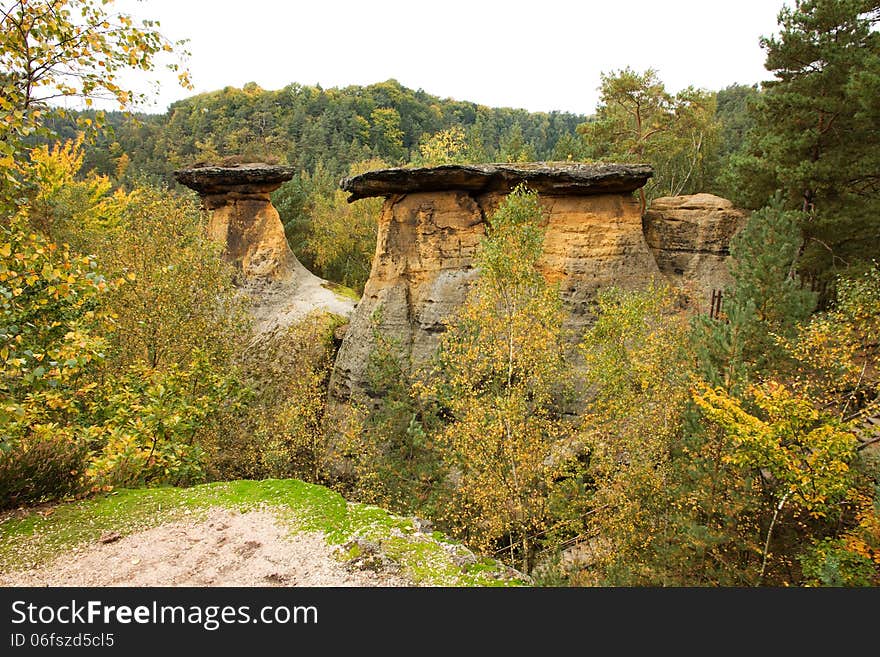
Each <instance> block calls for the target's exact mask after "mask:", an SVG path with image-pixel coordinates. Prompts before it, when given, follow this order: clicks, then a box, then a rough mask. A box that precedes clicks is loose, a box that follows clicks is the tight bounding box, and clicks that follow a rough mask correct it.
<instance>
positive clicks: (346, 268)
mask: <svg viewBox="0 0 880 657" xmlns="http://www.w3.org/2000/svg"><path fill="white" fill-rule="evenodd" d="M386 166H387V165H386V163H385V162H384V161H382V160H379V159H372V160H367V161H364V162H358V163H356V164H353V165H352V167H351V169H350V171H349V175H351V176H356V175H358V174H360V173H365V172H367V171H372V170H374V169H382V168H385V167H386ZM307 202H308V205H309V223H308V233H307V235H306V237H305V239H304V241H303V245H302V250H303V252H304V253H306V254H308V255H309V256H310V258H309V259H310V260H311V262H313V263H314V267H315V271H317V272H318V273H319V274H320V275H321V276H323V277H325V278H327V279H329V280H332V281H335V282H338V283H341V284H343V285H345V286H348V287H351V288H353V289H355V291H357V292H358V293H359V294H360V293H361V292H363V290H364V284H365V283H366V282H367V278H368V277H369V274H370V267H371V266H372V262H373V254H374V253H375V251H376V226H377V224H378V219H379V213H380V212H381V211H382V203H383V199H382V198H367V199H361V200H359V201H355V202H354V203H349V202H348V194H347V193H346V192H343V191H342V190H341V189H339V188H336V189H334V190H333V191H329V192H326V193H320V192H318V193H314V194H313V195H312V196H310V197H309V199H308V201H307Z"/></svg>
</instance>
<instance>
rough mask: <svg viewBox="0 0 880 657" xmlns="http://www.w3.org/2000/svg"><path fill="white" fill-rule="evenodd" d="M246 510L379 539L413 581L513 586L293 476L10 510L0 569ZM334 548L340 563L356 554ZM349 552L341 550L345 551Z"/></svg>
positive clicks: (371, 509) (497, 567)
mask: <svg viewBox="0 0 880 657" xmlns="http://www.w3.org/2000/svg"><path fill="white" fill-rule="evenodd" d="M218 506H219V507H224V508H229V509H237V510H239V511H247V510H248V509H253V508H256V507H266V506H268V507H270V508H272V509H273V510H274V511H275V513H276V514H277V516H278V518H279V522H282V523H284V524H285V525H286V526H287V527H289V529H290V531H291V533H296V532H299V531H317V532H322V533H323V534H324V536H325V537H326V540H327V542H328V543H329V544H331V545H339V546H343V545H344V544H350V542H351V541H352V540H353V539H361V540H364V541H369V542H371V543H373V544H378V545H379V546H380V548H381V551H382V554H383V555H384V556H385V557H386V558H387V559H389V560H390V561H392V562H394V563H396V564H398V565H399V567H400V573H401V574H402V575H403V576H404V577H407V578H409V579H410V580H411V581H413V582H414V583H416V584H422V585H428V586H516V585H520V584H523V583H524V582H523V581H522V580H520V579H516V578H515V577H512V576H511V572H510V571H509V570H508V569H507V568H506V567H504V566H503V565H502V564H501V563H499V562H497V561H493V560H489V559H480V558H478V557H475V556H474V555H472V554H471V553H470V552H469V551H468V550H466V549H465V548H464V547H463V546H461V545H459V544H456V543H455V542H453V541H450V540H448V539H446V538H442V537H438V536H437V535H436V532H435V533H434V534H422V533H420V532H418V531H417V530H416V527H415V525H414V523H413V520H412V519H410V518H404V517H400V516H395V515H392V514H390V513H388V512H387V511H385V510H383V509H380V508H378V507H375V506H369V505H365V504H358V503H351V502H347V501H346V500H345V499H344V498H343V497H342V496H341V495H339V494H338V493H335V492H333V491H331V490H329V489H328V488H324V487H323V486H316V485H313V484H307V483H305V482H302V481H299V480H296V479H267V480H262V481H228V482H216V483H211V484H203V485H201V486H194V487H192V488H170V487H169V488H146V489H136V490H127V489H122V490H115V491H112V492H110V493H106V494H101V495H98V496H95V497H91V498H88V499H85V500H78V501H74V502H67V503H62V504H58V505H56V506H51V507H41V508H38V509H33V510H30V511H25V512H24V513H14V514H11V515H10V516H9V517H7V518H6V519H5V520H3V521H2V522H0V571H8V570H14V569H18V568H22V567H29V566H33V565H38V564H42V563H45V562H46V561H49V560H50V559H52V558H54V557H57V556H58V555H60V554H62V553H63V552H66V551H69V550H72V549H74V548H78V547H81V546H83V545H87V544H89V543H93V542H95V541H97V540H98V539H99V538H100V537H101V535H102V534H104V533H106V532H111V531H112V532H118V533H119V534H122V535H128V534H132V533H135V532H138V531H141V530H144V529H148V528H150V527H155V526H157V525H161V524H164V523H167V522H173V521H177V520H182V519H190V520H198V519H199V518H200V517H201V516H203V515H204V514H205V513H206V512H207V510H208V509H210V508H212V507H218ZM356 551H357V550H356V549H354V548H352V549H349V550H348V551H346V550H345V549H340V550H338V554H339V558H340V559H342V560H347V559H352V558H355V557H356V556H358V555H357V554H354V553H353V552H356ZM347 552H348V553H347Z"/></svg>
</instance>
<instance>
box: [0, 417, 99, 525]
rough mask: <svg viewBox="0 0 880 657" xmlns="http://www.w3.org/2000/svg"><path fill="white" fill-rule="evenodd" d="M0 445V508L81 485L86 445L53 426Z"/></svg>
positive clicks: (50, 496)
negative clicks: (11, 442) (12, 442)
mask: <svg viewBox="0 0 880 657" xmlns="http://www.w3.org/2000/svg"><path fill="white" fill-rule="evenodd" d="M0 447H4V448H3V449H0V509H2V508H11V507H15V506H18V505H19V504H28V503H37V502H43V501H46V500H52V499H58V498H61V497H64V496H66V495H72V494H75V493H78V492H80V491H81V490H82V489H83V487H84V484H83V474H84V472H85V466H86V460H87V457H88V448H87V446H86V444H85V443H83V442H80V441H77V440H75V439H73V438H72V436H71V435H69V434H68V433H66V432H63V431H60V430H59V428H58V426H57V425H45V426H42V427H40V428H39V429H37V430H35V431H34V432H33V433H31V434H30V435H29V436H28V437H27V438H26V439H23V440H20V441H17V442H15V443H14V444H10V443H7V444H6V445H0Z"/></svg>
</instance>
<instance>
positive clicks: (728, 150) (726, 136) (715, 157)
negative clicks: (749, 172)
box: [701, 84, 765, 207]
mask: <svg viewBox="0 0 880 657" xmlns="http://www.w3.org/2000/svg"><path fill="white" fill-rule="evenodd" d="M760 93H761V92H760V91H759V90H758V85H752V86H748V85H744V84H733V85H730V86H729V87H725V88H724V89H721V90H719V91H718V93H717V94H715V105H716V109H715V119H716V121H717V123H718V125H719V131H718V140H717V144H718V148H717V149H716V150H714V151H710V152H708V153H707V155H706V159H705V161H704V166H705V182H704V188H703V189H702V190H701V191H707V192H711V193H713V194H717V195H719V196H722V197H724V198H735V199H741V198H742V196H743V194H744V193H745V192H746V190H744V189H742V188H740V187H739V186H738V185H739V184H740V182H742V181H738V180H737V179H736V176H735V175H734V174H733V165H732V162H734V161H735V160H736V159H737V158H738V157H739V156H740V155H741V154H742V152H743V150H744V144H745V141H746V136H747V135H748V134H749V132H750V131H751V130H752V129H753V128H754V126H755V116H754V113H753V108H754V105H755V103H757V102H758V97H759V95H760ZM764 200H765V199H761V203H759V205H761V204H762V203H763V201H764ZM748 207H755V206H748Z"/></svg>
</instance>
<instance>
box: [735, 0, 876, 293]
mask: <svg viewBox="0 0 880 657" xmlns="http://www.w3.org/2000/svg"><path fill="white" fill-rule="evenodd" d="M878 20H880V7H878V6H877V4H876V2H871V1H870V0H801V1H799V2H797V3H796V4H795V5H794V7H785V8H783V10H782V11H781V12H780V15H779V23H780V33H779V34H778V35H777V36H772V37H767V38H764V39H762V46H763V47H764V49H765V50H766V51H767V61H766V64H765V65H766V68H767V69H768V70H769V71H771V72H772V73H773V74H774V76H775V79H773V80H771V81H769V82H766V83H765V84H764V92H763V93H762V94H761V95H760V96H759V97H758V99H757V102H756V104H755V108H754V111H753V113H752V114H753V117H754V121H755V123H756V125H755V127H754V129H753V130H752V131H751V132H750V134H749V138H748V145H747V148H746V149H745V152H744V153H743V154H742V155H740V156H737V158H736V162H735V164H736V165H737V169H738V185H736V187H738V188H739V190H740V194H739V195H738V196H737V198H736V199H735V200H736V201H738V202H740V203H745V204H748V206H749V207H758V206H760V205H763V204H764V203H765V202H766V199H767V198H768V197H769V196H770V195H771V194H772V193H773V192H774V191H775V190H777V189H781V190H782V191H783V192H784V195H785V200H786V202H787V205H788V207H790V208H793V209H794V208H797V209H800V210H801V211H802V212H803V215H802V219H801V224H802V226H803V228H804V231H805V239H806V243H805V252H804V262H803V263H802V268H803V269H805V270H807V271H809V272H811V273H813V274H816V275H821V274H823V273H824V274H825V275H827V276H831V275H833V272H834V271H835V270H839V269H840V268H842V267H846V266H848V265H854V264H856V263H857V262H858V261H860V260H865V259H868V258H870V257H872V256H873V255H874V252H875V249H874V248H873V247H874V246H875V245H876V243H877V240H878V237H880V236H878V233H877V223H876V217H877V213H878V210H880V207H878V204H877V198H878V195H877V191H878V178H877V175H876V172H877V170H878V164H880V162H878V152H880V149H878V135H877V130H876V125H877V120H878V118H880V116H878V107H877V103H876V98H877V93H878V90H880V86H878V85H880V34H878V32H877V30H876V25H877V21H878Z"/></svg>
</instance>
